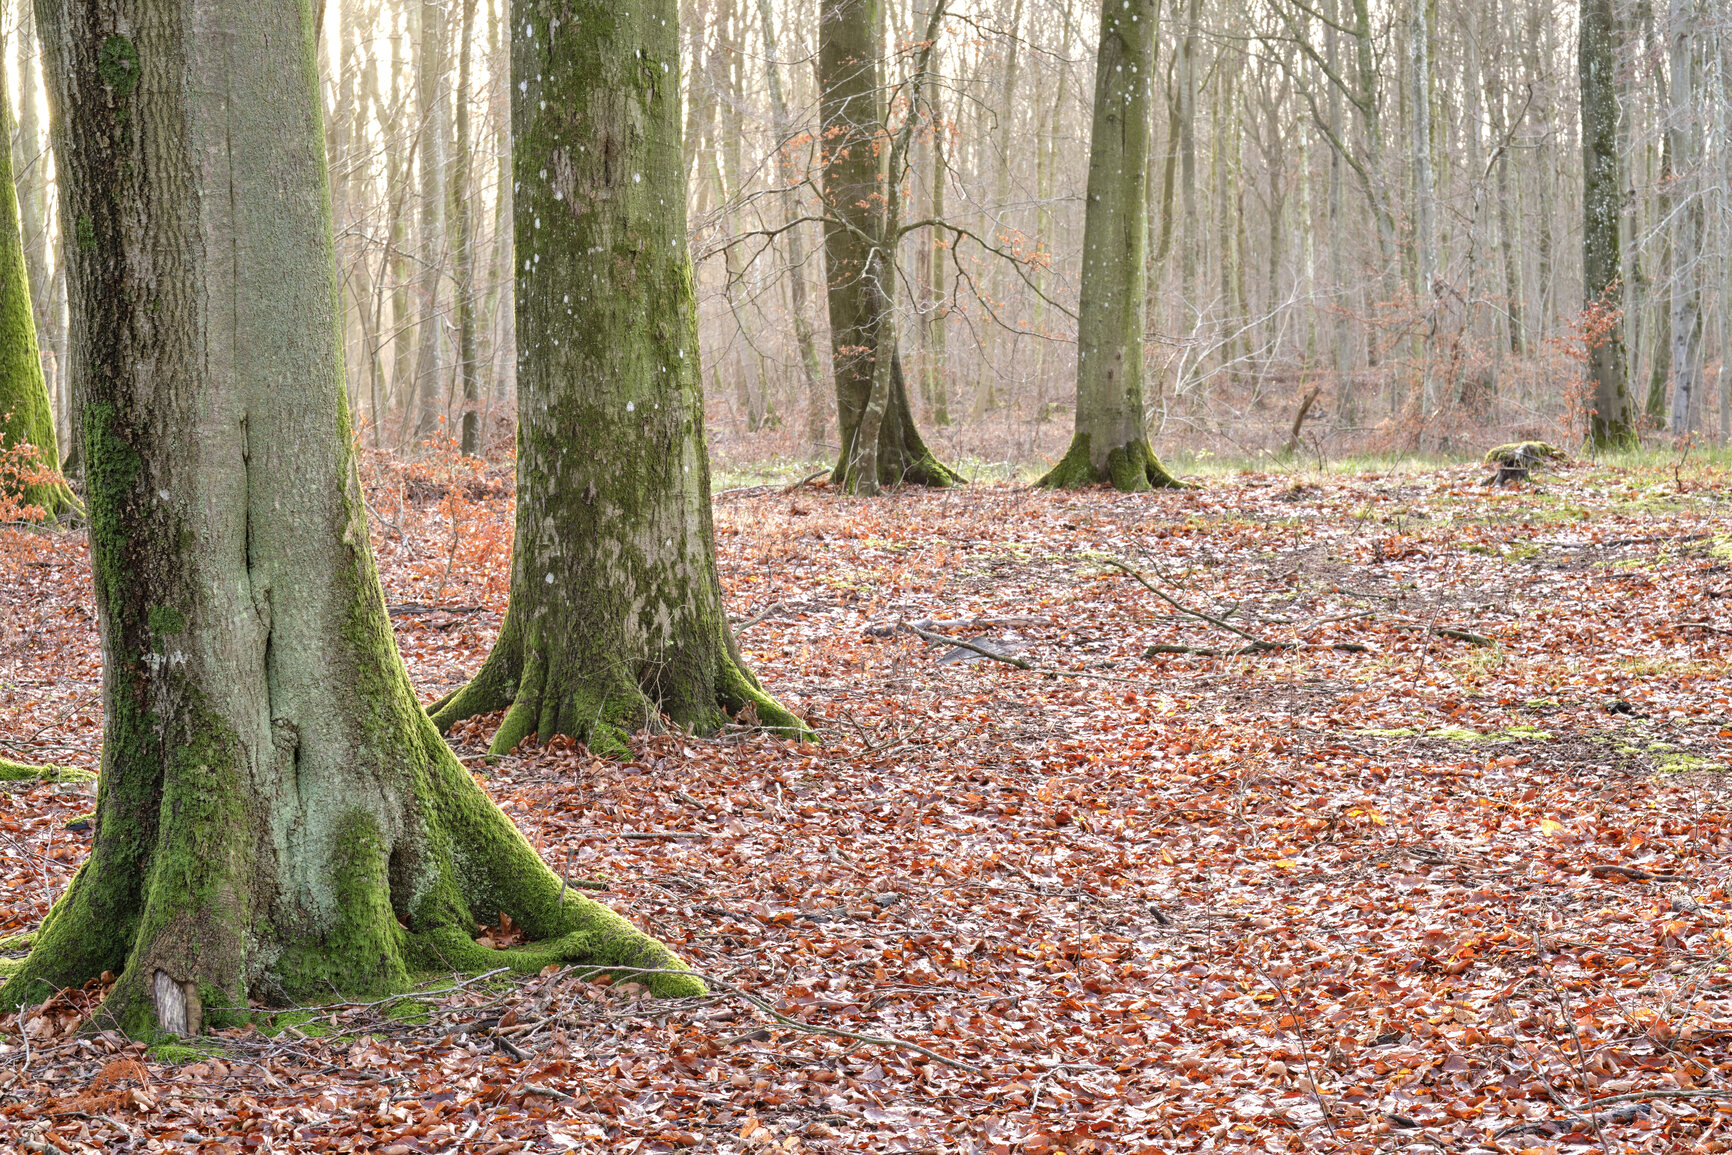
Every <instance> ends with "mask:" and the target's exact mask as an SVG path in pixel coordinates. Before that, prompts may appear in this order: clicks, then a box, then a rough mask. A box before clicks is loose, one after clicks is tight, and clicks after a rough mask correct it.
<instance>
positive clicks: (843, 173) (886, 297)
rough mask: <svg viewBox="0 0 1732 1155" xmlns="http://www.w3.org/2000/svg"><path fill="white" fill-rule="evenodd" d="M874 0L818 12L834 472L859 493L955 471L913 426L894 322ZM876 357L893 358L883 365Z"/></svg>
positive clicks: (938, 481) (948, 478)
mask: <svg viewBox="0 0 1732 1155" xmlns="http://www.w3.org/2000/svg"><path fill="white" fill-rule="evenodd" d="M880 3H881V0H822V3H821V6H820V8H819V18H818V74H819V89H820V94H819V118H820V120H821V122H822V132H821V137H822V141H823V144H822V148H823V155H822V158H821V161H820V163H821V164H822V165H823V181H822V185H823V197H824V208H825V217H826V220H825V227H824V264H825V271H826V273H827V276H828V293H827V296H828V299H829V307H830V357H831V365H832V368H833V372H834V375H835V378H836V413H837V426H838V431H839V433H840V435H841V443H842V448H841V453H840V455H839V457H838V459H837V461H836V468H835V471H834V473H833V474H832V477H833V478H834V480H835V482H836V484H837V485H838V486H840V487H841V488H843V489H844V490H846V491H848V492H850V493H862V494H872V493H877V492H878V490H879V488H880V487H881V486H896V485H903V484H914V485H932V486H947V485H952V484H954V483H956V482H957V481H959V480H960V478H958V477H957V475H956V474H954V473H952V472H951V471H950V470H949V469H947V468H945V467H944V466H943V465H941V464H939V462H938V460H937V458H935V457H933V456H932V452H931V451H930V450H929V449H927V448H926V443H925V442H924V441H923V440H921V437H920V432H919V430H917V429H916V428H915V425H914V412H913V409H912V408H911V407H910V405H909V403H908V393H907V389H906V388H905V386H904V384H903V380H902V363H901V357H900V356H899V355H898V354H897V351H896V345H895V340H894V328H895V327H894V325H893V324H892V323H891V317H890V312H891V307H892V305H893V304H894V294H895V285H894V283H893V282H892V280H891V279H890V278H891V277H892V276H893V270H892V269H891V267H890V266H891V262H890V259H889V254H888V253H887V252H886V251H885V250H886V246H887V245H889V244H892V243H893V242H894V238H886V237H885V235H884V205H885V199H884V198H885V190H884V188H883V187H882V184H881V182H880V171H881V157H880V151H879V150H880V148H881V147H884V146H885V144H886V142H885V140H884V134H883V118H882V116H881V115H880V111H879V91H878V71H879V42H878V23H879V5H880ZM880 276H882V277H883V278H884V280H883V281H881V282H880V281H877V280H876V279H875V278H878V277H880ZM881 337H882V338H884V339H883V340H882V341H881V340H880V338H881ZM879 358H888V359H889V361H890V363H889V364H888V365H886V366H884V367H883V368H882V370H880V367H879V366H878V365H877V364H876V362H877V361H878V359H879ZM875 383H876V384H877V386H878V390H877V391H876V395H874V394H875V390H874V384H875Z"/></svg>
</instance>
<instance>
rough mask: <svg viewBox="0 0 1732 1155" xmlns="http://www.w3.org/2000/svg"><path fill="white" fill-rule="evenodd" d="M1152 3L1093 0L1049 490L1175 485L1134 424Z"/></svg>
mask: <svg viewBox="0 0 1732 1155" xmlns="http://www.w3.org/2000/svg"><path fill="white" fill-rule="evenodd" d="M1159 11H1160V8H1159V0H1102V4H1101V39H1100V48H1099V50H1098V52H1097V55H1096V64H1095V103H1094V130H1093V133H1092V135H1091V138H1090V144H1089V177H1088V199H1087V202H1086V208H1085V209H1084V217H1083V267H1082V297H1081V302H1080V306H1079V311H1078V321H1077V375H1076V432H1075V434H1074V436H1073V437H1072V439H1071V443H1070V449H1069V450H1068V451H1067V452H1066V453H1065V455H1064V458H1063V460H1061V461H1060V462H1059V463H1058V464H1057V465H1056V466H1054V467H1053V468H1052V470H1051V471H1050V472H1048V473H1047V475H1046V476H1045V477H1043V478H1041V479H1040V482H1039V484H1040V485H1042V486H1046V487H1048V488H1053V489H1074V488H1077V487H1079V486H1083V485H1091V484H1095V483H1097V482H1107V483H1109V484H1111V485H1112V486H1113V487H1114V488H1115V489H1122V490H1144V489H1150V488H1156V487H1165V486H1176V485H1178V484H1179V481H1178V479H1177V478H1175V477H1173V475H1172V474H1170V473H1168V472H1167V470H1166V468H1165V467H1164V466H1162V465H1161V463H1160V460H1159V459H1158V458H1156V456H1155V454H1154V451H1153V450H1152V449H1151V448H1150V447H1149V438H1148V433H1147V432H1146V431H1145V429H1144V427H1143V324H1144V319H1145V309H1144V300H1143V298H1144V285H1145V279H1146V278H1147V276H1148V260H1147V254H1148V245H1149V227H1148V211H1149V210H1148V204H1149V197H1148V180H1149V163H1148V161H1149V141H1150V135H1151V130H1152V127H1153V123H1154V122H1153V115H1154V107H1153V106H1154V74H1155V22H1156V19H1157V15H1158V13H1159Z"/></svg>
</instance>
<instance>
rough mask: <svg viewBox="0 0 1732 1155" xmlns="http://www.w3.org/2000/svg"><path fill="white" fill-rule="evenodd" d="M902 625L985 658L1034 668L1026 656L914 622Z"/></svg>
mask: <svg viewBox="0 0 1732 1155" xmlns="http://www.w3.org/2000/svg"><path fill="white" fill-rule="evenodd" d="M901 625H902V628H903V629H905V630H907V631H908V632H909V633H911V634H913V635H914V636H915V637H918V638H924V639H925V640H926V641H929V642H937V643H940V644H943V645H947V646H958V647H961V648H962V649H964V650H973V651H974V652H975V653H977V654H979V655H980V656H981V657H983V658H991V659H992V660H993V661H995V662H1003V663H1004V664H1005V665H1007V666H1015V667H1016V668H1017V669H1019V670H1032V669H1034V664H1033V663H1032V662H1030V661H1028V659H1026V658H1019V657H1017V656H1016V655H1015V654H1001V653H999V652H997V651H996V650H989V649H987V648H986V647H985V646H982V645H978V644H976V643H974V642H969V641H964V640H963V639H962V638H952V637H948V636H946V635H944V634H935V633H933V632H932V631H931V630H923V629H921V628H920V627H919V626H917V625H915V624H914V623H913V622H903V623H901Z"/></svg>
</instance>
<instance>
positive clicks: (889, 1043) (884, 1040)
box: [602, 967, 985, 1075]
mask: <svg viewBox="0 0 1732 1155" xmlns="http://www.w3.org/2000/svg"><path fill="white" fill-rule="evenodd" d="M602 969H605V970H606V971H608V973H610V974H614V975H631V974H637V975H686V976H689V977H691V978H697V979H702V980H703V982H704V984H705V985H706V986H709V987H713V988H715V989H716V990H720V991H723V992H725V993H727V994H731V995H736V996H738V997H739V998H742V999H744V1000H745V1001H746V1002H748V1003H750V1004H751V1005H752V1006H754V1007H756V1008H757V1009H758V1010H760V1011H762V1012H764V1013H765V1014H766V1015H769V1016H770V1017H771V1018H772V1019H775V1020H776V1021H777V1022H778V1023H781V1024H782V1025H783V1026H784V1027H789V1028H791V1029H793V1030H796V1031H803V1032H805V1033H806V1034H809V1035H829V1036H831V1037H833V1038H838V1039H853V1040H854V1041H856V1042H860V1043H870V1044H872V1045H874V1046H879V1047H902V1048H904V1049H906V1050H910V1051H914V1052H916V1053H918V1054H922V1055H925V1056H926V1057H927V1058H929V1059H931V1060H932V1061H933V1062H935V1063H943V1064H944V1065H945V1066H946V1067H954V1068H956V1069H957V1070H959V1071H967V1072H969V1073H970V1074H973V1075H979V1074H983V1073H984V1072H985V1068H982V1067H976V1066H974V1065H973V1064H971V1063H965V1062H963V1061H962V1060H961V1059H952V1058H950V1057H949V1056H947V1055H941V1054H939V1053H938V1052H937V1051H933V1050H929V1049H928V1048H926V1047H923V1046H921V1045H920V1044H919V1043H911V1042H909V1041H908V1040H907V1039H898V1038H896V1037H894V1036H891V1035H865V1034H861V1033H859V1032H858V1031H844V1030H842V1029H841V1028H840V1027H822V1026H818V1025H817V1024H815V1023H802V1022H801V1021H800V1020H799V1019H793V1018H789V1017H788V1016H787V1015H784V1014H783V1013H782V1012H781V1011H778V1010H777V1009H776V1008H775V1007H773V1006H771V1005H770V1004H769V1003H768V1002H767V1001H765V1000H764V999H763V998H761V997H759V996H758V995H755V994H753V993H752V992H751V991H748V990H746V989H745V988H744V987H737V986H735V985H734V984H733V983H730V982H728V981H726V980H725V979H718V978H713V977H711V976H710V975H706V974H704V973H703V972H701V971H687V970H671V969H670V970H658V969H654V968H650V967H606V968H602ZM747 1033H748V1034H750V1033H751V1032H747Z"/></svg>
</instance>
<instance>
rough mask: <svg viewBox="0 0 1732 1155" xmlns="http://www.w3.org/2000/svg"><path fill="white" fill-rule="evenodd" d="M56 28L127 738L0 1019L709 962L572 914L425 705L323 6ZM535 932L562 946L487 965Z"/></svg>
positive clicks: (59, 12)
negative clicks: (430, 972)
mask: <svg viewBox="0 0 1732 1155" xmlns="http://www.w3.org/2000/svg"><path fill="white" fill-rule="evenodd" d="M41 17H42V22H41V29H42V39H43V43H44V46H45V47H46V49H47V54H48V73H49V76H50V91H51V93H52V96H53V102H54V110H55V126H56V144H57V148H56V152H57V154H58V155H59V156H60V157H61V158H62V159H63V165H64V167H63V168H62V169H61V173H62V178H63V179H62V188H63V192H62V197H63V201H62V204H63V207H64V211H65V213H66V215H67V217H68V218H69V219H72V220H78V221H82V222H84V225H83V226H82V231H83V233H84V235H85V237H86V238H87V239H88V240H89V242H90V243H89V244H87V245H80V246H77V247H76V248H74V249H73V250H71V251H69V253H68V258H69V263H70V265H71V281H72V301H73V310H74V324H73V332H74V333H75V334H76V338H75V339H76V341H77V348H76V359H77V361H78V363H79V364H80V365H81V366H96V365H100V366H103V371H102V372H100V373H80V374H78V377H77V381H78V384H77V401H78V404H79V405H80V406H81V407H82V408H83V409H84V411H85V434H86V438H87V451H88V455H89V477H90V506H91V534H90V542H91V555H92V562H93V565H92V569H93V571H94V574H95V584H96V591H95V592H96V604H97V611H98V620H99V623H100V626H101V635H102V651H103V690H104V692H103V706H104V726H105V732H104V742H103V755H102V773H101V776H100V779H99V783H100V784H99V787H98V793H97V802H96V820H95V834H94V838H93V843H92V847H91V853H90V857H89V859H88V860H87V861H86V862H85V863H84V865H83V866H82V867H81V868H80V870H79V872H78V874H77V876H76V877H75V878H74V880H73V882H72V885H71V886H70V887H69V888H68V890H67V891H66V893H65V894H64V895H63V896H62V898H61V899H60V901H59V902H58V903H56V904H55V906H54V908H53V910H52V911H51V912H50V913H49V915H48V917H47V919H46V920H45V921H44V923H43V925H42V928H41V931H40V932H39V934H38V935H37V938H36V942H35V948H34V950H33V952H32V953H31V955H30V956H29V958H28V959H27V960H26V961H25V963H24V964H23V967H22V969H20V970H19V971H17V972H16V973H14V974H13V975H12V977H11V978H10V979H8V980H7V982H6V984H5V986H4V987H3V988H0V1002H6V1004H7V1005H12V1006H16V1005H18V1004H19V1003H21V1002H35V1001H38V1000H40V999H42V998H44V997H45V996H46V994H47V993H48V992H50V991H52V990H53V989H55V988H58V987H62V986H77V985H79V984H81V983H83V982H85V981H86V980H87V979H90V978H93V977H95V976H96V975H98V974H100V973H102V972H103V971H105V970H108V971H114V972H116V973H117V974H118V975H119V980H118V982H117V983H116V984H115V986H114V988H113V990H112V991H111V993H110V994H109V996H108V1000H107V1002H106V1003H105V1004H104V1007H103V1012H102V1016H101V1020H99V1021H103V1020H106V1021H107V1022H109V1023H112V1024H114V1025H117V1026H118V1027H120V1028H121V1029H122V1030H125V1031H127V1032H130V1033H133V1034H144V1033H149V1032H157V1031H161V1032H166V1033H168V1034H174V1035H189V1034H197V1033H199V1032H200V1030H201V1029H202V1028H203V1027H205V1026H213V1027H220V1026H228V1025H235V1024H238V1023H240V1022H243V1021H245V1020H246V1018H247V1017H248V1015H249V1011H248V1002H249V1000H265V1001H268V1002H273V1003H281V1002H284V1001H287V1000H290V999H327V998H329V997H330V996H331V993H332V992H339V993H340V994H341V995H342V996H353V995H366V994H377V993H385V992H390V991H398V990H404V989H407V988H408V987H409V986H410V984H411V982H412V977H413V976H414V974H415V972H418V971H422V970H426V969H432V968H434V967H437V968H439V969H442V970H443V969H452V968H455V969H461V970H481V969H485V968H491V967H494V966H507V967H511V968H513V969H518V970H530V971H533V970H538V969H540V968H541V967H543V966H546V965H548V964H551V963H559V962H563V961H577V962H595V963H602V964H611V965H624V966H648V967H656V968H665V967H677V966H678V962H677V960H675V959H674V958H673V957H672V956H671V955H670V954H669V952H668V951H667V950H666V949H665V948H663V947H661V946H660V945H659V944H657V943H656V942H654V940H652V939H649V938H648V937H646V936H645V935H644V934H642V933H641V932H639V931H637V930H636V929H635V928H633V927H632V926H631V925H630V924H629V923H628V922H626V921H625V920H624V919H622V918H620V917H619V916H617V915H615V914H613V913H612V912H611V911H608V910H607V909H606V908H605V907H601V906H599V905H597V904H595V903H593V902H589V901H586V900H585V899H583V898H582V897H581V896H577V895H571V894H568V893H567V892H566V889H565V887H564V886H563V885H562V884H561V881H560V879H559V878H558V877H557V876H556V875H555V874H554V873H553V872H552V871H551V870H549V869H548V868H547V867H546V866H545V865H544V864H543V863H542V862H541V860H540V859H539V857H538V856H537V855H536V853H535V851H534V850H533V849H532V848H531V847H530V845H529V843H528V842H527V841H526V840H525V839H524V838H523V836H522V835H521V834H520V833H518V832H517V830H516V829H515V828H514V827H513V826H512V824H511V821H510V820H509V819H508V818H507V817H506V816H505V815H504V814H503V813H502V812H501V811H500V810H499V809H498V808H497V807H495V806H494V805H493V804H492V803H491V802H490V801H489V800H488V798H487V797H486V795H485V794H484V793H483V791H482V790H481V788H480V787H479V786H478V785H477V784H476V783H475V781H474V779H473V778H471V776H470V775H469V774H468V773H466V772H465V771H464V769H463V767H462V766H461V765H459V764H458V762H457V760H456V759H455V758H454V757H453V756H452V754H451V752H450V750H449V749H448V748H447V747H446V746H445V744H444V743H443V742H441V741H440V740H439V736H438V734H437V733H436V732H435V731H434V729H433V727H432V726H431V724H430V723H429V722H428V721H427V719H426V717H425V716H424V715H423V714H422V713H421V711H420V710H419V709H418V707H417V706H416V702H415V696H414V692H413V690H412V689H411V687H410V685H409V679H408V676H407V673H406V671H405V670H404V668H403V664H402V661H401V659H400V658H399V657H398V655H397V651H396V647H395V644H394V643H393V640H392V636H391V625H390V621H389V619H388V618H387V616H386V612H385V600H384V595H383V592H382V590H381V589H380V586H379V579H378V576H377V573H376V570H375V568H374V563H373V557H372V551H371V549H370V548H369V546H368V543H367V514H366V512H365V510H364V509H363V507H362V496H361V490H360V483H359V478H358V475H357V472H356V468H355V461H354V453H353V445H352V439H351V434H350V426H349V414H348V412H347V407H346V405H345V403H344V401H343V363H342V347H341V343H340V340H339V337H338V328H337V316H336V309H337V304H336V302H337V286H336V276H335V261H334V252H333V248H332V239H331V215H330V212H331V209H330V199H329V195H328V192H327V191H326V190H327V185H326V179H327V174H326V171H325V159H324V149H323V146H322V145H323V142H322V139H321V135H320V124H319V111H318V104H317V93H316V89H315V84H314V78H315V77H316V70H315V68H314V64H313V51H314V30H313V18H312V7H311V5H310V4H308V3H305V2H303V3H300V4H295V5H280V4H279V5H273V4H250V5H248V4H218V3H214V2H208V0H203V2H201V0H134V2H130V3H128V2H122V3H120V4H119V6H118V11H116V10H115V9H113V8H110V9H108V10H106V11H104V12H101V13H99V12H98V11H97V10H95V9H92V8H91V7H89V6H87V5H84V4H77V3H71V2H68V0H44V3H43V5H42V9H41ZM116 27H119V28H128V29H135V30H136V32H135V33H134V35H135V36H136V40H134V39H132V38H130V37H129V36H128V35H127V34H124V33H120V32H115V31H113V30H112V29H114V28H116ZM502 914H506V915H509V916H510V917H511V918H512V919H513V920H514V921H515V922H516V923H517V924H518V925H519V926H521V927H522V928H523V929H524V931H525V932H526V933H527V934H528V935H529V937H530V938H531V940H532V941H534V945H532V946H530V947H528V948H525V949H521V950H493V949H490V948H484V947H482V946H480V945H479V944H477V943H476V942H475V941H474V939H473V938H472V937H471V936H472V935H473V932H474V929H475V926H476V924H477V923H478V922H487V923H491V922H493V921H495V920H497V919H498V918H499V917H500V915H502ZM658 978H666V979H668V980H671V981H670V982H668V983H667V985H665V986H664V987H663V988H662V989H663V990H664V991H666V992H667V993H677V994H694V993H698V992H701V991H702V990H703V984H702V983H701V982H698V981H697V980H696V979H693V978H690V977H685V976H680V975H667V976H653V977H651V978H650V984H651V986H652V988H653V987H654V986H655V985H656V980H657V979H658Z"/></svg>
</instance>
